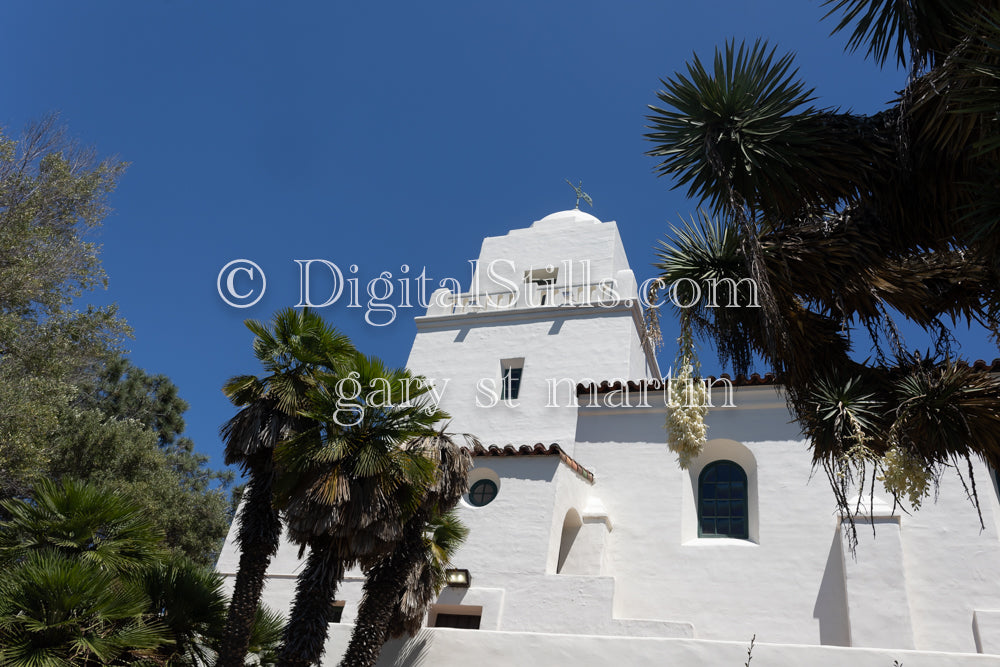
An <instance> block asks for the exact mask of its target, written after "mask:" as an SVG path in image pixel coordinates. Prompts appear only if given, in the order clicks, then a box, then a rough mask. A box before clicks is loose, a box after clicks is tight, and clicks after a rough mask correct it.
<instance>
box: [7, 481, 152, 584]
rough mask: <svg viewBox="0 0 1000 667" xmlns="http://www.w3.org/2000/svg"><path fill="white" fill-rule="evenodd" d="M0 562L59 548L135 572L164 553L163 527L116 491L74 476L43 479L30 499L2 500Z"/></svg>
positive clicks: (120, 570)
mask: <svg viewBox="0 0 1000 667" xmlns="http://www.w3.org/2000/svg"><path fill="white" fill-rule="evenodd" d="M0 507H2V509H3V513H4V514H6V515H7V516H8V517H9V518H8V520H6V521H2V522H0V565H4V566H8V567H9V566H13V565H15V564H17V563H18V562H21V561H22V560H24V559H25V558H26V557H27V556H28V555H29V554H30V553H32V552H34V551H39V550H55V551H58V552H60V553H62V554H63V555H65V556H66V557H67V558H69V559H71V560H82V561H86V562H89V563H92V564H94V565H95V566H96V567H98V568H100V569H102V570H105V571H108V572H112V573H115V574H119V573H120V574H127V575H130V576H132V575H137V574H139V573H141V572H142V571H144V570H145V569H147V568H149V567H151V566H154V565H155V564H157V563H158V562H159V560H160V559H161V558H163V557H164V556H165V555H166V551H165V549H164V547H163V531H162V530H160V529H159V528H158V527H157V526H156V524H154V523H153V521H152V520H151V519H150V517H149V515H148V513H147V512H145V511H143V509H142V508H141V507H140V506H139V505H138V504H136V503H135V502H133V501H132V500H131V499H129V498H127V497H125V496H124V495H122V494H121V493H118V492H116V491H112V490H108V489H102V488H101V487H98V486H95V485H93V484H88V483H85V482H81V481H78V480H73V479H64V480H62V481H60V482H57V481H54V480H48V479H47V480H42V481H41V482H39V483H38V484H37V485H36V487H35V491H34V495H33V496H32V499H31V500H30V501H29V500H23V499H12V500H6V501H4V502H3V503H0Z"/></svg>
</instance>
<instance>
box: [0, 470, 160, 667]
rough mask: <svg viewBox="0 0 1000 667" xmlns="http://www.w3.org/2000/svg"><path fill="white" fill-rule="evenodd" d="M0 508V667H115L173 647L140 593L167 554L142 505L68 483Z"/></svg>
mask: <svg viewBox="0 0 1000 667" xmlns="http://www.w3.org/2000/svg"><path fill="white" fill-rule="evenodd" d="M2 509H3V512H4V514H6V515H7V516H8V517H9V519H8V520H6V521H3V522H0V564H2V565H3V569H2V572H3V574H2V576H0V664H4V665H8V664H9V665H12V666H14V665H25V666H28V665H60V664H75V665H76V664H79V665H105V664H119V663H118V662H117V661H120V660H132V659H140V658H151V657H153V656H155V655H157V654H158V653H159V652H160V651H162V650H163V648H164V646H166V645H168V644H170V641H171V640H170V637H169V633H168V631H167V628H166V627H165V626H164V625H163V624H162V623H161V622H160V621H159V620H158V619H157V618H155V617H154V616H153V615H150V614H149V599H148V598H147V597H146V595H145V594H144V593H143V591H142V588H141V586H139V585H137V582H138V581H140V580H141V578H142V577H143V576H144V574H145V573H146V572H147V571H148V570H150V569H152V568H155V567H156V566H157V564H158V563H159V560H160V559H161V558H163V557H165V555H166V550H165V549H164V547H163V532H162V531H161V530H159V529H158V528H157V527H156V526H155V524H153V522H152V520H151V519H150V518H149V516H148V515H147V514H146V513H145V512H144V511H143V510H142V508H141V507H139V505H137V504H136V503H134V502H133V501H131V500H130V499H128V498H126V497H125V496H123V495H122V494H120V493H117V492H115V491H111V490H107V489H101V488H99V487H97V486H94V485H91V484H86V483H84V482H80V481H76V480H71V479H66V480H63V481H61V482H56V481H53V480H43V481H41V482H39V484H38V486H37V487H36V488H35V495H34V497H33V498H31V499H30V500H23V499H14V500H7V501H4V502H3V503H2Z"/></svg>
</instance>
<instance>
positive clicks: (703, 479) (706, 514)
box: [698, 461, 748, 539]
mask: <svg viewBox="0 0 1000 667" xmlns="http://www.w3.org/2000/svg"><path fill="white" fill-rule="evenodd" d="M747 525H748V523H747V483H746V473H745V472H743V468H741V467H740V466H738V465H737V464H735V463H733V462H732V461H716V462H714V463H710V464H709V465H708V466H706V467H705V469H704V470H703V471H702V473H701V475H700V476H699V479H698V528H699V533H700V534H701V535H707V536H710V537H735V538H740V539H746V537H747Z"/></svg>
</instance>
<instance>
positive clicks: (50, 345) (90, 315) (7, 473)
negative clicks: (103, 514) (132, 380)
mask: <svg viewBox="0 0 1000 667" xmlns="http://www.w3.org/2000/svg"><path fill="white" fill-rule="evenodd" d="M124 169H125V164H124V163H122V162H119V161H117V160H114V159H105V160H98V159H97V158H96V157H95V154H94V152H93V151H92V150H88V149H85V148H81V147H80V146H79V145H77V144H75V143H74V142H72V141H70V140H69V139H67V137H66V133H65V131H64V129H63V128H61V127H60V126H59V125H58V122H57V119H56V117H54V116H49V117H48V118H45V119H44V120H42V121H41V122H39V123H35V124H33V125H30V126H29V127H28V128H27V129H26V130H25V131H24V133H23V134H22V135H21V136H20V137H19V138H11V137H9V136H7V135H6V134H4V133H3V132H2V131H0V497H9V496H11V495H16V494H24V493H26V492H27V491H28V490H29V489H30V487H31V484H32V482H33V481H34V480H36V479H38V478H40V477H42V476H44V471H45V466H46V463H47V460H48V447H49V444H50V438H51V434H52V433H53V432H55V431H57V430H58V426H59V423H60V417H61V415H62V413H63V412H64V411H65V409H66V408H67V406H68V405H69V404H70V403H71V401H72V400H73V398H74V396H75V395H76V390H75V389H76V385H77V383H78V382H79V381H80V380H81V379H83V378H85V377H87V376H88V375H89V374H90V373H91V371H92V370H93V369H94V368H95V367H97V366H98V365H99V364H100V362H101V360H102V359H103V358H104V357H105V356H106V354H107V351H108V350H109V349H114V348H115V347H116V346H117V345H118V344H119V343H120V341H121V337H122V336H123V335H124V333H126V331H127V329H126V327H125V324H124V322H123V321H121V320H120V319H118V318H117V316H116V313H115V309H114V308H113V307H107V308H87V309H85V310H83V311H76V310H73V309H72V301H73V299H74V298H76V297H78V296H80V295H81V294H82V293H83V291H85V290H89V289H92V288H94V287H97V286H100V285H102V284H104V282H105V276H104V272H103V270H102V269H101V266H100V262H99V260H98V256H97V250H98V247H97V246H96V245H95V244H93V243H92V242H90V241H88V240H86V236H87V234H88V233H90V232H92V231H93V230H94V229H96V228H97V227H98V226H99V225H100V223H101V220H102V219H103V217H104V215H105V214H106V213H107V211H108V205H107V197H108V195H109V193H110V192H111V191H112V190H113V189H114V187H115V185H116V183H117V180H118V178H119V176H120V175H121V174H122V173H123V171H124Z"/></svg>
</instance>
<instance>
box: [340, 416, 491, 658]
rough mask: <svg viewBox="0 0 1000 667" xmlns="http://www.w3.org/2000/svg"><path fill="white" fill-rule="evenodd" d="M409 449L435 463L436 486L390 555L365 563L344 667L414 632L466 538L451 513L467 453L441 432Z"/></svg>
mask: <svg viewBox="0 0 1000 667" xmlns="http://www.w3.org/2000/svg"><path fill="white" fill-rule="evenodd" d="M408 447H409V448H411V449H414V450H418V451H424V452H427V454H428V455H429V456H430V457H432V458H433V459H435V460H436V461H437V463H438V465H437V470H436V472H435V478H434V483H433V484H432V485H431V486H430V487H429V488H428V489H427V491H426V494H425V496H424V498H423V501H422V502H421V504H420V506H419V507H418V508H417V511H416V512H415V513H414V514H413V515H412V516H410V517H409V518H408V519H407V521H406V524H405V525H404V528H403V535H402V539H401V540H400V541H399V543H398V544H397V545H396V546H395V548H394V549H393V550H392V552H391V553H389V554H388V555H386V556H383V557H381V558H378V559H376V560H375V561H374V562H366V563H365V565H367V566H368V567H367V568H366V569H367V579H366V580H365V585H364V596H363V597H362V600H361V606H360V607H359V609H358V618H357V621H356V624H355V626H354V632H353V633H352V635H351V641H350V644H349V645H348V647H347V652H346V653H345V655H344V659H343V661H342V662H341V666H342V667H370V666H371V665H374V664H375V663H376V662H377V661H378V657H379V654H380V652H381V650H382V646H383V644H385V642H386V640H387V639H388V638H389V637H390V636H398V635H400V634H402V633H404V632H407V633H409V634H414V633H415V632H416V629H418V628H419V627H420V624H421V622H422V620H423V615H424V612H425V611H426V609H427V605H428V604H429V603H430V601H431V600H432V599H433V598H434V597H435V596H437V594H438V593H439V592H440V590H441V587H442V586H443V584H444V569H445V566H446V564H447V563H448V561H449V560H450V557H451V555H452V554H453V553H454V550H455V549H457V548H458V545H459V544H461V542H462V541H463V540H464V539H465V536H466V535H467V534H468V529H466V528H465V527H464V526H462V525H461V523H460V522H459V521H458V517H457V516H455V515H454V514H452V513H450V511H451V510H452V509H453V508H454V507H455V505H456V504H458V500H459V498H461V497H462V494H463V493H464V492H465V491H466V489H467V486H468V474H469V468H470V467H471V466H472V459H471V457H470V456H469V454H468V453H467V452H463V451H462V450H461V449H460V448H459V447H458V446H457V445H456V444H455V443H454V441H453V440H452V439H451V437H450V436H448V435H447V434H445V433H444V432H443V431H442V432H439V433H437V434H434V435H432V436H427V437H423V438H419V439H418V440H415V441H413V442H411V443H408ZM428 533H429V535H428ZM428 538H430V539H428Z"/></svg>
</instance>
